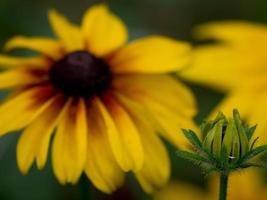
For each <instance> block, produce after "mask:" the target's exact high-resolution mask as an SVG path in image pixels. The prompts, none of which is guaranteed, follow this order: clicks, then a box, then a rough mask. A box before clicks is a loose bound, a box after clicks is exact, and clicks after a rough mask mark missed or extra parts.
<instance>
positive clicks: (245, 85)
mask: <svg viewBox="0 0 267 200" xmlns="http://www.w3.org/2000/svg"><path fill="white" fill-rule="evenodd" d="M196 37H199V38H201V39H213V40H215V43H212V44H207V45H201V46H199V47H197V48H196V49H195V51H194V53H193V54H194V61H193V65H192V67H190V68H187V69H188V70H184V71H183V72H182V76H183V77H184V78H186V79H187V80H190V81H193V82H196V83H200V84H205V85H207V86H210V87H212V88H214V89H217V90H220V91H222V92H225V93H226V97H225V98H224V99H223V100H222V102H220V104H219V105H218V106H217V107H216V108H215V109H214V112H213V113H212V116H214V115H215V114H216V113H217V111H222V112H224V113H225V114H226V115H228V116H230V115H231V112H232V109H233V108H238V110H239V111H240V113H241V115H242V116H243V117H244V119H245V120H247V122H248V123H251V124H255V123H257V124H258V127H257V132H256V135H257V136H260V138H261V139H260V141H259V142H260V143H266V142H267V135H266V130H267V120H266V116H265V115H266V111H267V110H266V109H267V107H266V106H265V102H266V100H267V89H266V85H267V73H266V72H267V71H266V69H267V59H266V58H267V26H266V25H263V24H257V23H252V22H245V21H228V22H217V23H216V22H214V23H208V24H206V25H202V26H200V27H199V28H197V29H196Z"/></svg>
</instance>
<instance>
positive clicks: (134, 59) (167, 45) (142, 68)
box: [109, 36, 191, 73]
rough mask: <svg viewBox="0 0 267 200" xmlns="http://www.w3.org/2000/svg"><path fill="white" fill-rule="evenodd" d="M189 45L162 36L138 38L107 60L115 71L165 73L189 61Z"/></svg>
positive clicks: (179, 67) (181, 66)
mask: <svg viewBox="0 0 267 200" xmlns="http://www.w3.org/2000/svg"><path fill="white" fill-rule="evenodd" d="M190 50H191V48H190V45H189V44H187V43H185V42H179V41H176V40H173V39H170V38H166V37H162V36H151V37H147V38H143V39H138V40H135V41H133V42H131V43H130V44H128V45H127V46H125V47H123V48H122V49H120V50H118V51H117V52H116V53H115V54H114V56H113V57H112V58H111V59H110V60H109V62H110V64H111V66H112V70H113V71H114V72H116V73H166V72H174V71H178V70H180V69H182V68H183V67H185V66H186V65H188V64H189V61H190Z"/></svg>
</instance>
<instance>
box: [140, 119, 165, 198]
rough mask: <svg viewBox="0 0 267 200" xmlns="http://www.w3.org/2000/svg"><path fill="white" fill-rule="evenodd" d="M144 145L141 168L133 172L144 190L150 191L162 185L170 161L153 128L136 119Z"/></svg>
mask: <svg viewBox="0 0 267 200" xmlns="http://www.w3.org/2000/svg"><path fill="white" fill-rule="evenodd" d="M135 121H136V123H137V127H138V129H139V131H140V132H141V133H142V134H140V137H141V141H142V144H143V147H144V155H145V162H144V166H143V167H142V169H141V170H140V171H138V172H136V173H135V175H136V177H137V179H138V181H139V183H140V184H141V186H142V188H143V189H144V191H146V192H147V193H152V192H154V191H155V190H156V189H159V188H161V187H162V186H164V185H165V184H166V183H167V181H168V180H169V176H170V161H169V157H168V154H167V151H166V149H165V147H164V145H163V143H162V142H161V140H160V138H159V137H158V136H157V135H156V134H155V132H154V130H153V128H152V127H151V126H150V125H149V124H148V123H147V122H145V121H141V120H140V119H139V120H138V119H136V118H135Z"/></svg>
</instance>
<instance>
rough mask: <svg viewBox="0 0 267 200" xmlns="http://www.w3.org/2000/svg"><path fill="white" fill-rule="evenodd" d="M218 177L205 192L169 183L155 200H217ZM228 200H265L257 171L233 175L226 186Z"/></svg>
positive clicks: (265, 194)
mask: <svg viewBox="0 0 267 200" xmlns="http://www.w3.org/2000/svg"><path fill="white" fill-rule="evenodd" d="M218 183H219V179H218V177H213V178H212V179H211V180H210V182H209V188H208V190H207V191H205V190H202V189H200V188H198V187H197V186H194V185H190V184H185V183H181V182H171V183H169V184H168V185H167V186H166V187H164V188H163V189H162V190H161V191H159V192H158V193H156V195H155V198H154V199H155V200H176V199H182V200H214V199H218ZM228 187H229V188H228V196H227V199H228V200H266V199H267V191H266V186H264V185H263V180H262V179H261V176H260V174H259V173H258V171H255V170H246V171H245V172H242V173H233V174H232V175H231V176H230V179H229V184H228Z"/></svg>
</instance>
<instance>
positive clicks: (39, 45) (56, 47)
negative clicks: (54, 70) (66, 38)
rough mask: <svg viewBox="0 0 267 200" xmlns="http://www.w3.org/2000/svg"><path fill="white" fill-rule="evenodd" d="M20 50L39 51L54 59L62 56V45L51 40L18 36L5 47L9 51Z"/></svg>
mask: <svg viewBox="0 0 267 200" xmlns="http://www.w3.org/2000/svg"><path fill="white" fill-rule="evenodd" d="M18 48H25V49H30V50H33V51H37V52H40V53H42V54H44V55H46V56H49V57H51V58H54V59H58V58H60V57H61V56H62V49H61V45H60V43H59V42H57V41H55V40H52V39H49V38H43V37H31V38H27V37H23V36H17V37H14V38H12V39H11V40H9V41H8V42H7V43H6V45H5V50H7V51H10V50H13V49H18Z"/></svg>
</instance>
